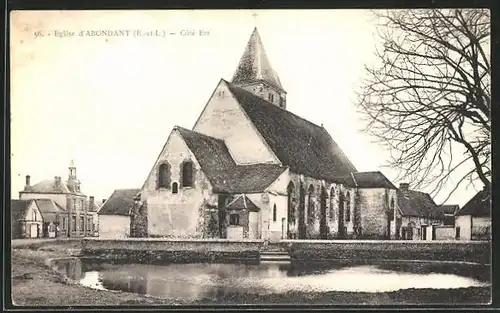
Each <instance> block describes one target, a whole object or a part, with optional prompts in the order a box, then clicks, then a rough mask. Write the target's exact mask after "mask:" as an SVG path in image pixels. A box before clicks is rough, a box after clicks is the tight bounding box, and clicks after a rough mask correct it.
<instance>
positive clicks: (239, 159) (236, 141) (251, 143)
mask: <svg viewBox="0 0 500 313" xmlns="http://www.w3.org/2000/svg"><path fill="white" fill-rule="evenodd" d="M193 130H194V131H196V132H199V133H202V134H205V135H208V136H211V137H215V138H218V139H222V140H224V142H225V144H226V145H227V148H228V150H229V153H230V154H231V156H232V158H233V159H234V161H235V162H236V163H238V164H255V163H274V164H279V163H280V161H279V159H278V158H277V157H276V155H275V154H274V152H273V151H272V150H271V148H270V147H269V146H268V144H267V143H266V141H265V140H264V138H262V136H261V134H260V133H259V132H258V131H257V129H256V128H255V126H254V125H253V124H252V122H251V121H250V120H249V118H248V116H246V114H245V112H244V110H242V108H241V106H240V105H238V102H237V100H236V99H235V97H234V96H233V94H232V93H231V92H230V91H229V88H228V83H227V82H225V81H224V80H221V81H220V83H219V84H218V86H217V88H216V89H215V91H214V93H213V94H212V96H211V97H210V100H209V101H208V103H207V105H206V106H205V108H204V109H203V112H202V113H201V115H200V117H199V118H198V120H197V121H196V123H195V125H194V127H193Z"/></svg>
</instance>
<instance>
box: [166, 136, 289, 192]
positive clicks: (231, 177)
mask: <svg viewBox="0 0 500 313" xmlns="http://www.w3.org/2000/svg"><path fill="white" fill-rule="evenodd" d="M176 129H177V130H178V131H179V133H180V134H181V136H182V138H183V139H184V141H185V142H186V144H187V146H188V147H189V149H190V150H191V151H192V152H193V153H194V155H195V157H196V159H197V160H198V163H199V164H200V166H201V169H202V171H203V173H204V174H205V175H206V176H207V178H208V180H209V181H210V183H211V184H212V187H213V190H214V192H220V193H257V192H263V191H264V190H265V189H266V188H267V187H269V185H271V184H272V183H273V182H274V181H275V180H276V179H277V178H278V176H279V175H281V173H283V172H284V171H285V170H286V167H283V166H280V165H276V164H254V165H237V164H236V163H235V162H234V160H233V158H232V157H231V155H230V154H229V151H228V149H227V146H226V144H225V143H224V141H222V140H220V139H216V138H213V137H210V136H207V135H204V134H201V133H198V132H195V131H192V130H188V129H185V128H182V127H179V126H176Z"/></svg>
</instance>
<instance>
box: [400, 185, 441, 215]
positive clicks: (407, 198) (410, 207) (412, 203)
mask: <svg viewBox="0 0 500 313" xmlns="http://www.w3.org/2000/svg"><path fill="white" fill-rule="evenodd" d="M398 207H399V209H400V210H401V213H402V214H403V216H413V217H424V218H432V219H438V220H442V219H444V213H443V211H442V210H441V208H440V207H439V206H438V205H437V204H436V203H435V202H434V200H432V198H431V196H430V195H429V194H428V193H425V192H421V191H415V190H407V191H403V190H400V189H398Z"/></svg>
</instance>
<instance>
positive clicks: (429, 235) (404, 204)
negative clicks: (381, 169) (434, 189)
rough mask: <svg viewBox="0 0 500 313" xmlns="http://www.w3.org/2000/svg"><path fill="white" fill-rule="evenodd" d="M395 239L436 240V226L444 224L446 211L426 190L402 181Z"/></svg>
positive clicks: (399, 190)
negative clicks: (413, 187) (414, 187)
mask: <svg viewBox="0 0 500 313" xmlns="http://www.w3.org/2000/svg"><path fill="white" fill-rule="evenodd" d="M397 204H398V205H397V211H396V222H395V223H394V227H395V231H394V239H403V240H435V239H436V234H435V227H436V226H440V225H443V223H444V213H443V211H442V210H441V208H440V207H439V206H438V205H437V204H436V203H435V202H434V200H433V199H432V198H431V196H430V195H429V194H427V193H425V192H421V191H415V190H410V189H409V184H408V183H401V184H400V185H399V189H398V192H397Z"/></svg>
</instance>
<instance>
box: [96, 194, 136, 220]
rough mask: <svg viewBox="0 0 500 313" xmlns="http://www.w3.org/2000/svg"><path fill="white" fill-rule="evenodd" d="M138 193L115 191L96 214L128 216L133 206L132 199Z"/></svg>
mask: <svg viewBox="0 0 500 313" xmlns="http://www.w3.org/2000/svg"><path fill="white" fill-rule="evenodd" d="M140 191H141V190H140V189H116V190H115V191H113V193H112V194H111V196H110V197H109V198H108V200H106V202H104V204H103V205H102V207H101V208H100V209H99V211H98V212H97V214H99V215H123V216H129V215H130V210H131V209H132V207H133V206H134V197H135V196H136V195H137V194H138V193H139V192H140Z"/></svg>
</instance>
